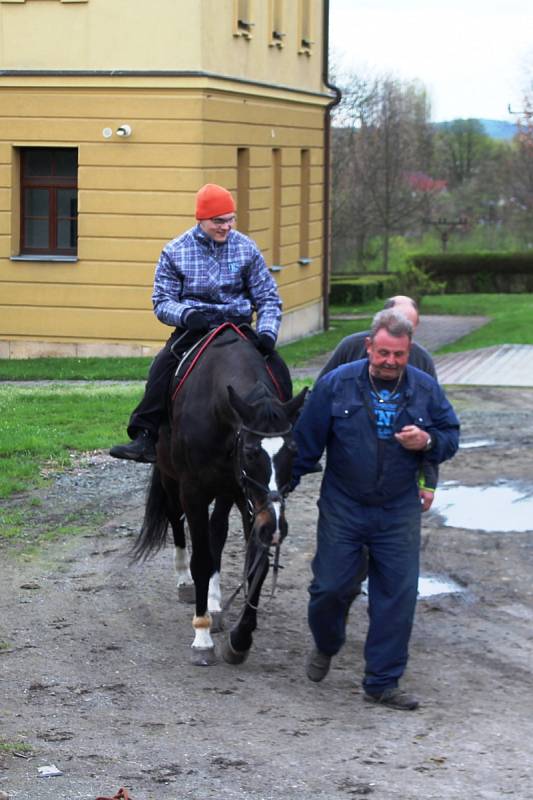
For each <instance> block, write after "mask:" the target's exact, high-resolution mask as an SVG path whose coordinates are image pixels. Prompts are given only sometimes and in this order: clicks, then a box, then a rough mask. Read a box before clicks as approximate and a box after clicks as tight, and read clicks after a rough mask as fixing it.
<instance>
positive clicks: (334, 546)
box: [308, 487, 421, 693]
mask: <svg viewBox="0 0 533 800" xmlns="http://www.w3.org/2000/svg"><path fill="white" fill-rule="evenodd" d="M319 508H320V513H319V519H318V533H317V537H318V538H317V551H316V554H315V557H314V559H313V563H312V569H313V580H312V582H311V585H310V587H309V594H310V601H309V609H308V618H309V626H310V628H311V632H312V634H313V637H314V640H315V643H316V646H317V647H318V649H319V650H321V651H322V652H323V653H326V654H328V655H334V654H335V653H337V652H338V651H339V650H340V648H341V647H342V645H343V644H344V640H345V635H346V613H347V610H348V607H349V604H350V600H351V596H352V593H353V581H354V576H355V575H356V574H357V572H358V569H359V568H360V566H361V559H362V558H363V557H364V554H363V546H364V545H366V547H367V548H368V555H369V562H368V617H369V627H368V633H367V637H366V643H365V651H364V655H365V676H364V680H363V686H364V688H365V689H366V690H367V691H369V692H371V693H372V692H373V693H379V692H382V691H383V690H384V689H386V688H388V687H395V686H397V685H398V681H399V679H400V678H401V676H402V675H403V672H404V670H405V667H406V664H407V659H408V645H409V639H410V636H411V629H412V625H413V619H414V613H415V606H416V597H417V586H418V571H419V550H420V514H421V509H420V500H419V497H418V490H417V489H416V487H414V488H413V492H410V493H409V495H408V496H405V495H403V496H402V497H401V498H397V499H395V500H394V501H391V502H390V503H388V504H387V505H384V506H379V507H371V506H364V505H361V504H360V503H357V502H355V501H353V500H351V499H349V498H344V497H341V496H339V494H338V493H336V494H335V497H334V498H332V497H329V498H327V499H326V500H324V499H323V498H321V500H320V503H319ZM352 613H353V612H352Z"/></svg>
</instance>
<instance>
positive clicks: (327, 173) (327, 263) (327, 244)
mask: <svg viewBox="0 0 533 800" xmlns="http://www.w3.org/2000/svg"><path fill="white" fill-rule="evenodd" d="M323 14H324V19H323V25H322V81H323V83H324V85H325V86H327V88H328V89H330V90H331V91H332V92H333V95H334V97H333V98H332V100H331V101H330V102H329V103H328V105H327V106H326V113H325V118H324V200H323V203H324V209H323V213H324V230H323V234H322V246H323V257H322V264H323V267H322V298H323V320H324V330H326V331H327V330H328V328H329V276H330V272H331V207H330V206H331V113H332V111H333V109H334V108H335V106H338V105H339V103H340V101H341V99H342V94H341V90H340V89H339V88H338V87H337V86H334V85H333V84H332V83H330V82H329V74H328V73H329V0H324V5H323Z"/></svg>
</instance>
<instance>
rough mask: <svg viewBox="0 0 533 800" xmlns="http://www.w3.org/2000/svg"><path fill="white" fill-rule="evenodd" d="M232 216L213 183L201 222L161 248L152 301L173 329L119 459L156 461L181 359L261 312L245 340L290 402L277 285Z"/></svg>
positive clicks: (203, 198)
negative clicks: (207, 338) (225, 326)
mask: <svg viewBox="0 0 533 800" xmlns="http://www.w3.org/2000/svg"><path fill="white" fill-rule="evenodd" d="M235 212H236V207H235V201H234V199H233V197H232V195H231V193H230V192H229V191H228V190H227V189H224V188H223V187H222V186H217V185H216V184H212V183H208V184H206V185H205V186H203V187H202V188H201V189H200V190H199V192H198V193H197V195H196V219H197V221H198V222H197V224H196V225H195V226H194V227H192V228H191V229H190V230H188V231H186V232H185V233H184V234H182V235H181V236H179V237H178V238H176V239H173V240H172V241H171V242H169V243H168V244H167V245H166V246H165V247H164V248H163V251H162V253H161V256H160V258H159V261H158V264H157V268H156V273H155V280H154V289H153V294H152V302H153V307H154V312H155V315H156V317H157V318H158V320H160V322H163V323H164V324H165V325H171V326H173V327H175V330H174V331H173V333H172V334H171V336H170V338H169V339H168V341H167V343H166V344H165V346H164V348H163V349H162V350H161V351H160V352H159V353H158V355H157V356H156V358H155V359H154V361H153V363H152V366H151V367H150V371H149V374H148V380H147V383H146V387H145V392H144V396H143V398H142V400H141V402H140V403H139V405H138V406H137V407H136V408H135V410H134V411H133V413H132V414H131V417H130V420H129V425H128V436H129V437H130V439H131V440H132V441H131V442H129V443H128V444H124V445H115V446H114V447H112V448H111V450H110V451H109V453H110V455H112V456H114V457H115V458H125V459H130V460H133V461H141V462H152V463H153V462H155V460H156V449H155V446H156V442H157V438H158V431H159V427H160V425H161V423H162V422H164V420H165V418H166V410H167V399H168V389H169V385H170V380H171V376H172V373H173V372H174V370H175V369H176V364H177V360H176V359H177V358H179V356H180V355H182V354H183V353H184V352H186V351H187V350H188V349H189V348H190V347H191V346H192V344H194V342H195V341H197V340H198V339H199V338H200V337H201V336H203V335H204V334H205V333H206V332H207V331H208V330H209V329H211V328H214V327H217V326H219V325H221V324H222V323H224V322H232V323H234V324H235V325H243V324H245V325H247V326H248V325H249V324H250V323H251V320H252V315H253V313H254V312H255V313H256V331H255V333H254V332H253V331H252V330H251V329H249V331H248V335H249V336H250V337H251V338H252V340H253V341H254V343H255V345H256V347H257V349H258V350H259V351H260V352H261V353H262V354H263V355H264V356H265V357H266V359H267V360H268V362H269V366H270V368H271V370H272V372H273V373H274V375H275V377H276V379H277V381H278V383H279V385H280V386H281V391H282V394H283V395H284V397H285V399H288V398H289V397H291V395H292V385H291V379H290V375H289V372H288V370H287V368H286V366H285V364H284V362H283V361H282V359H281V358H280V357H279V355H278V354H277V353H276V352H275V350H274V348H275V344H276V339H277V335H278V331H279V326H280V322H281V305H282V304H281V299H280V296H279V293H278V289H277V286H276V282H275V281H274V279H273V278H272V276H271V275H270V273H269V271H268V268H267V265H266V263H265V260H264V258H263V256H262V255H261V252H260V250H259V248H258V247H257V245H256V244H255V242H254V241H252V239H250V238H249V237H248V236H245V235H244V234H242V233H239V232H238V231H236V230H235V227H234V226H235Z"/></svg>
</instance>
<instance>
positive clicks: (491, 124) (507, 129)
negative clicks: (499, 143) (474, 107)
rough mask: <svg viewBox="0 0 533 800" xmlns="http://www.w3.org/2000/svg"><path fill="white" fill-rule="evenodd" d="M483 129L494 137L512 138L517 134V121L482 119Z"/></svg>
mask: <svg viewBox="0 0 533 800" xmlns="http://www.w3.org/2000/svg"><path fill="white" fill-rule="evenodd" d="M479 121H480V122H481V124H482V125H483V130H484V131H485V133H486V134H487V136H490V137H491V138H492V139H512V138H513V136H514V135H515V134H516V130H517V128H516V123H514V122H507V121H505V120H498V119H480V120H479Z"/></svg>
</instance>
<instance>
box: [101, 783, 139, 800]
mask: <svg viewBox="0 0 533 800" xmlns="http://www.w3.org/2000/svg"><path fill="white" fill-rule="evenodd" d="M96 800H133V797H130V794H129V792H128V790H127V789H124V787H123V786H121V787H120V789H119V790H118V792H117V793H116V794H114V795H113V797H97V798H96Z"/></svg>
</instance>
